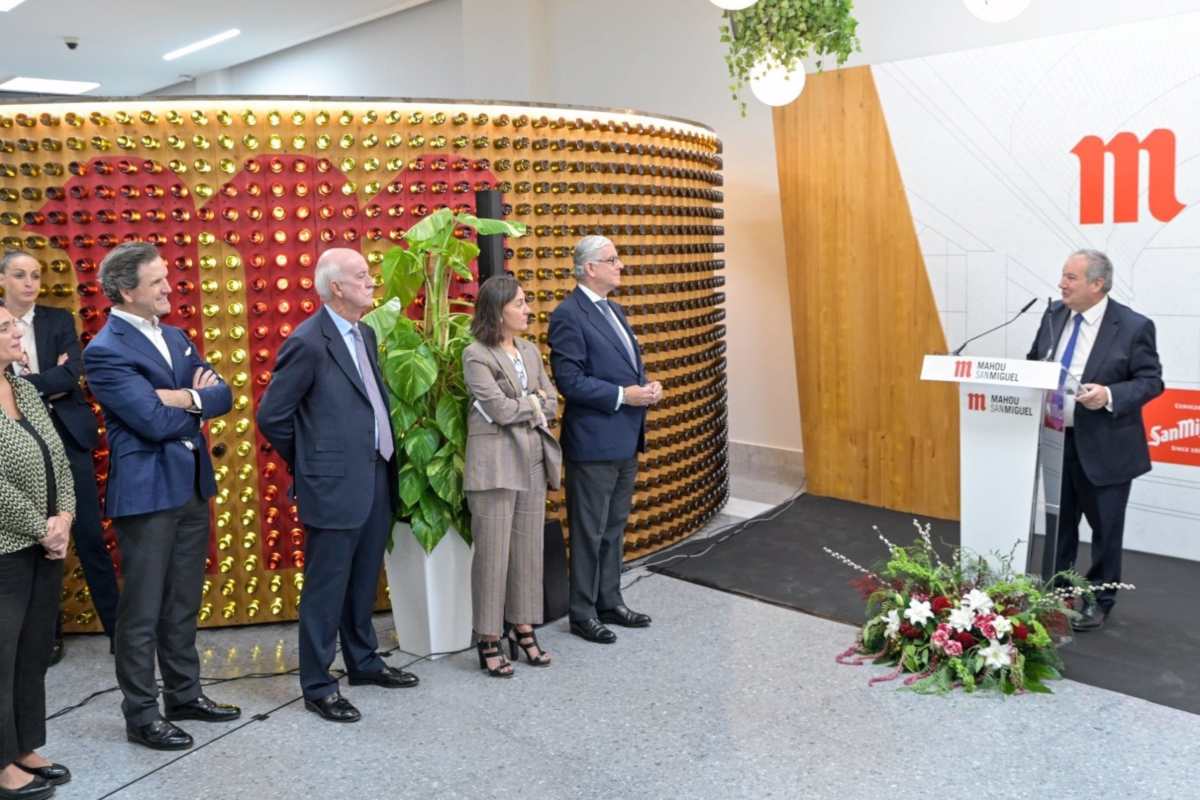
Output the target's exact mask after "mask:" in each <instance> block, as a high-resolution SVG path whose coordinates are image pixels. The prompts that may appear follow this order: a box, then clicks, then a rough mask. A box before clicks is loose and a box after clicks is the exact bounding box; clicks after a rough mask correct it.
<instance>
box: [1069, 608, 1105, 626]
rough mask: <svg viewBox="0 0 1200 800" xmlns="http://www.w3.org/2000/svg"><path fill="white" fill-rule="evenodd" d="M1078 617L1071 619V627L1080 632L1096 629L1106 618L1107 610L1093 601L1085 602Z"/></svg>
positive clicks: (1102, 624)
mask: <svg viewBox="0 0 1200 800" xmlns="http://www.w3.org/2000/svg"><path fill="white" fill-rule="evenodd" d="M1079 613H1080V615H1081V616H1080V617H1079V618H1078V619H1073V620H1071V629H1072V630H1074V631H1078V632H1080V633H1086V632H1087V631H1098V630H1100V629H1101V628H1103V627H1104V623H1105V622H1106V621H1107V620H1108V612H1107V611H1105V610H1104V609H1103V608H1101V607H1100V606H1098V605H1096V604H1095V603H1086V604H1085V605H1084V606H1083V610H1082V611H1080V612H1079Z"/></svg>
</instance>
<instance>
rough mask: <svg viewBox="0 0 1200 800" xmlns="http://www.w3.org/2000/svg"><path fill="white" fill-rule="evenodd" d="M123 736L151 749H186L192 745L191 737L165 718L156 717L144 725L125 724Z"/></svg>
mask: <svg viewBox="0 0 1200 800" xmlns="http://www.w3.org/2000/svg"><path fill="white" fill-rule="evenodd" d="M125 738H126V739H128V740H129V741H131V742H133V743H134V744H140V745H142V746H143V747H149V748H150V749H151V750H187V749H188V748H189V747H191V746H192V737H191V736H190V735H189V734H188V733H186V732H185V731H182V730H180V729H179V728H177V727H175V726H174V725H172V724H171V723H169V722H167V721H166V720H165V719H156V720H154V721H153V722H147V723H146V724H145V725H137V726H133V725H129V724H126V725H125Z"/></svg>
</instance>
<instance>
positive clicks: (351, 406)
mask: <svg viewBox="0 0 1200 800" xmlns="http://www.w3.org/2000/svg"><path fill="white" fill-rule="evenodd" d="M359 328H360V330H361V331H362V336H363V344H364V346H365V347H366V350H367V358H368V360H369V361H370V362H371V369H372V370H374V372H375V382H376V383H377V384H378V385H379V390H380V393H381V394H382V395H383V402H384V405H386V406H388V409H389V414H390V408H391V406H390V401H389V398H388V391H387V384H386V383H384V381H383V375H381V374H380V372H379V347H378V345H377V344H376V340H375V331H373V330H372V329H371V327H370V326H369V325H363V324H360V325H359ZM258 429H259V431H260V432H261V433H262V435H263V436H265V437H266V439H267V441H269V442H270V443H271V446H272V447H274V448H275V451H276V452H277V453H279V455H280V456H281V457H282V458H283V460H284V461H286V462H287V463H288V466H289V467H291V470H292V476H293V477H292V480H293V484H292V490H293V496H294V497H295V499H296V504H297V505H298V506H299V510H300V521H301V522H303V523H304V524H305V525H308V526H311V527H314V528H337V529H353V528H359V527H362V525H363V524H364V523H365V522H366V521H367V516H368V515H369V514H370V511H371V501H372V492H373V491H374V486H375V477H374V475H375V473H374V469H375V465H374V458H373V456H374V454H375V414H374V411H373V410H372V409H371V401H370V400H368V399H367V389H366V387H365V386H364V385H363V382H362V378H361V377H360V376H359V374H358V369H357V368H356V367H355V366H354V360H353V359H352V358H351V357H350V351H349V350H348V349H347V347H346V343H345V340H344V339H343V338H342V335H341V333H339V332H338V329H337V325H336V324H335V323H334V321H333V317H331V316H329V312H328V311H327V310H326V309H325V308H324V307H323V306H322V307H321V309H320V310H319V311H317V313H315V314H313V315H312V316H311V317H309V318H308V319H306V320H305V321H304V322H302V323H300V324H299V325H297V326H296V329H295V330H294V331H292V335H291V336H289V337H288V338H287V339H286V340H285V341H284V343H283V346H282V347H281V348H279V355H278V357H277V359H276V361H275V371H274V372H273V373H272V375H271V383H270V385H269V386H267V391H266V393H264V394H263V397H262V400H261V401H260V402H259V404H258ZM380 434H381V435H383V436H392V435H393V434H392V430H391V422H390V419H389V422H388V429H387V430H384V431H380ZM395 465H396V458H395V457H394V456H393V458H392V460H391V463H390V464H389V468H390V469H391V470H392V472H393V479H392V480H391V481H389V485H390V486H391V487H392V492H391V493H390V497H389V502H390V503H391V507H392V509H393V511H394V510H395V508H396V499H397V498H396V480H395Z"/></svg>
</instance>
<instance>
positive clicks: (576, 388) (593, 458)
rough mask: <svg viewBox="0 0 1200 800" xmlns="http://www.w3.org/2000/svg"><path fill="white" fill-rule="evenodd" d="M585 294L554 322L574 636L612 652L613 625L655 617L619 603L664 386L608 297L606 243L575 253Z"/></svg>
mask: <svg viewBox="0 0 1200 800" xmlns="http://www.w3.org/2000/svg"><path fill="white" fill-rule="evenodd" d="M574 260H575V280H576V282H577V284H578V285H577V288H576V289H575V291H574V292H572V293H571V294H570V295H568V296H567V298H566V299H565V300H563V302H562V303H561V304H560V305H559V306H558V308H556V309H554V312H553V313H552V314H551V315H550V364H551V366H552V367H553V369H554V382H555V383H556V384H557V385H558V390H559V391H560V392H562V395H563V397H565V398H566V401H567V408H566V411H565V412H564V413H563V418H562V435H561V437H560V438H561V443H562V449H563V456H564V458H565V460H566V471H567V520H568V523H569V525H570V527H571V610H570V617H571V632H572V633H574V634H576V635H577V636H580V637H582V638H584V639H586V640H588V641H589V642H597V643H600V644H611V643H613V642H615V641H616V640H617V635H616V634H615V633H613V632H612V631H611V630H609V629H608V628H607V627H606V626H605V623H608V624H612V625H623V626H625V627H630V628H644V627H646V626H647V625H649V624H650V617H649V616H648V615H646V614H640V613H638V612H636V611H631V610H630V609H629V608H628V607H626V605H625V601H624V600H623V599H622V597H621V563H622V556H623V551H624V540H625V523H626V522H627V521H628V519H629V510H630V506H631V504H632V502H633V484H634V481H635V480H636V478H637V454H638V453H639V452H641V451H642V450H644V449H645V446H646V407H647V406H651V405H654V404H655V403H657V402H658V401H659V400H661V399H662V384H661V383H659V382H658V381H648V380H647V379H646V369H645V366H644V365H643V364H642V356H641V353H640V352H639V351H638V346H637V337H636V336H634V333H633V329H632V328H631V327H630V326H629V323H628V321H627V320H626V319H625V312H624V311H623V310H622V309H621V307H620V306H619V305H617V304H616V303H614V302H612V301H611V300H609V299H608V295H609V294H611V293H612V291H613V290H614V289H616V288H617V287H618V286H620V285H621V270H622V269H623V268H624V265H623V264H622V263H621V258H620V256H618V255H617V248H616V247H615V246H614V245H613V243H612V242H610V241H609V240H608V239H606V238H604V237H603V236H585V237H583V238H582V239H580V241H579V244H577V245H576V246H575V254H574Z"/></svg>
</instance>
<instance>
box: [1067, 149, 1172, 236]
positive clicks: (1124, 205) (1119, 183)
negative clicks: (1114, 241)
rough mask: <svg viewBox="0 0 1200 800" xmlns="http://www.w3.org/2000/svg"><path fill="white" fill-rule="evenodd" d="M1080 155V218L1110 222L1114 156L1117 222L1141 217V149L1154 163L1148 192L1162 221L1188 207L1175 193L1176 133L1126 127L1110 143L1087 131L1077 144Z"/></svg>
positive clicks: (1114, 216)
mask: <svg viewBox="0 0 1200 800" xmlns="http://www.w3.org/2000/svg"><path fill="white" fill-rule="evenodd" d="M1071 152H1072V153H1074V154H1075V156H1076V157H1077V158H1078V159H1079V223H1080V224H1081V225H1099V224H1102V223H1103V222H1104V200H1105V195H1106V191H1105V180H1104V178H1105V167H1106V163H1107V161H1108V159H1106V158H1105V156H1108V155H1111V156H1112V164H1113V170H1112V176H1113V181H1112V189H1113V190H1112V221H1113V222H1137V220H1138V198H1139V193H1140V190H1141V161H1142V159H1141V154H1142V153H1143V152H1145V153H1146V155H1147V157H1148V158H1147V161H1148V162H1149V167H1148V171H1149V179H1150V187H1149V192H1148V193H1147V197H1148V201H1149V205H1150V215H1151V216H1153V217H1154V218H1155V219H1156V220H1158V221H1159V222H1170V221H1171V220H1173V219H1174V218H1175V217H1176V215H1178V214H1179V212H1180V211H1182V210H1183V209H1184V205H1183V203H1181V202H1179V200H1177V199H1176V197H1175V134H1174V133H1172V132H1171V131H1169V130H1167V129H1166V128H1157V129H1155V130H1152V131H1150V133H1148V134H1146V137H1145V138H1144V139H1138V138H1137V136H1136V135H1135V134H1132V133H1129V132H1128V131H1123V132H1121V133H1118V134H1117V135H1115V136H1113V137H1112V138H1111V139H1109V140H1108V143H1107V144H1106V143H1105V142H1104V140H1103V139H1101V138H1100V137H1099V136H1085V137H1083V138H1082V139H1080V140H1079V144H1077V145H1075V147H1073V148H1072V149H1071Z"/></svg>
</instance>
